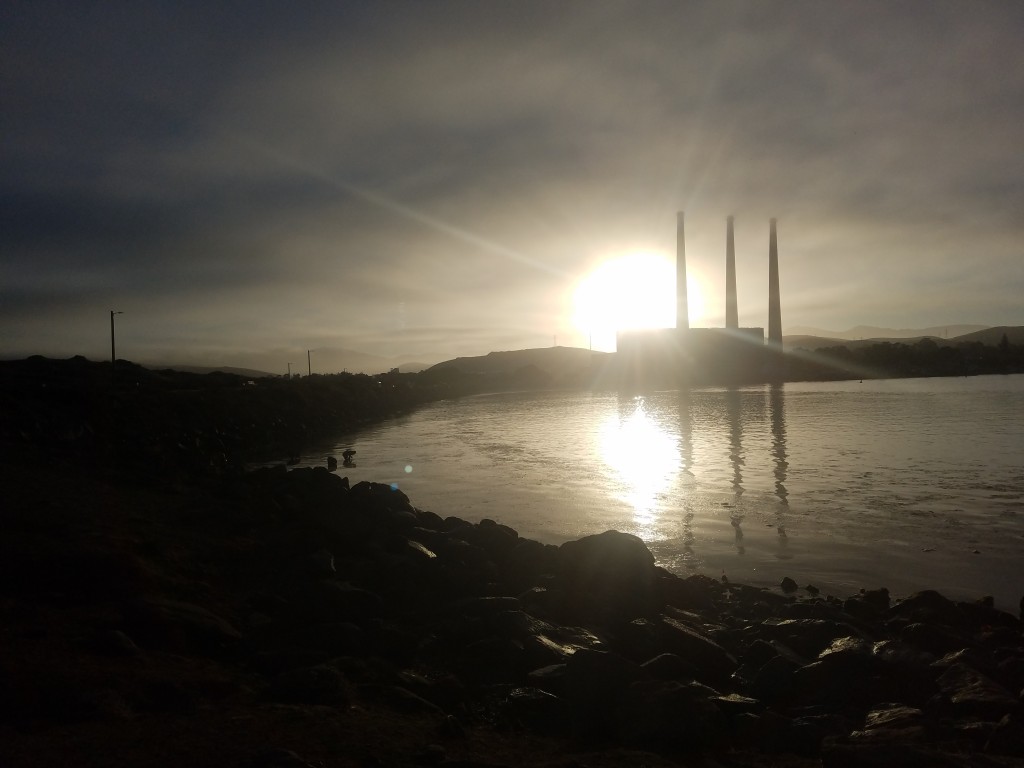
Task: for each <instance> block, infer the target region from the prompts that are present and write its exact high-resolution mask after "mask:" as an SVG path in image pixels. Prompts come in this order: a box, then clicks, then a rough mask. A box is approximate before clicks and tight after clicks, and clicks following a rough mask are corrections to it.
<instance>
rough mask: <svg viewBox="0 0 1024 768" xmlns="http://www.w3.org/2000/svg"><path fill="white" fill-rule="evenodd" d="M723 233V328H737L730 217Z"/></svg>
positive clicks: (734, 249) (733, 251) (734, 260)
mask: <svg viewBox="0 0 1024 768" xmlns="http://www.w3.org/2000/svg"><path fill="white" fill-rule="evenodd" d="M726 221H727V222H728V224H727V226H726V231H725V327H726V328H739V327H740V320H739V311H738V310H737V308H736V246H735V243H734V241H733V235H732V216H730V217H729V218H728V219H726Z"/></svg>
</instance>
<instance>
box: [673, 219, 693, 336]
mask: <svg viewBox="0 0 1024 768" xmlns="http://www.w3.org/2000/svg"><path fill="white" fill-rule="evenodd" d="M676 328H685V329H686V330H689V328H690V310H689V307H688V306H687V304H686V237H685V236H684V234H683V212H682V211H679V213H677V214H676Z"/></svg>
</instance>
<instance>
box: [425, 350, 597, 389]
mask: <svg viewBox="0 0 1024 768" xmlns="http://www.w3.org/2000/svg"><path fill="white" fill-rule="evenodd" d="M607 355H608V353H607V352H592V351H591V350H589V349H579V348H577V347H542V348H540V349H519V350H513V351H509V352H491V353H489V354H487V355H481V356H479V357H457V358H455V359H454V360H446V361H445V362H443V363H438V364H437V365H434V366H432V367H430V368H429V369H428V370H429V371H431V372H433V373H443V372H448V371H459V372H461V373H467V374H476V375H484V376H501V377H511V376H514V375H516V374H519V373H521V372H523V371H524V370H534V371H537V372H540V373H542V374H544V375H545V376H546V377H548V378H549V379H550V380H551V381H552V383H557V382H559V381H569V380H572V379H576V378H579V377H581V376H585V375H587V374H588V373H589V372H590V371H591V370H592V369H593V366H594V365H595V364H598V362H599V361H602V360H604V359H605V358H606V357H607Z"/></svg>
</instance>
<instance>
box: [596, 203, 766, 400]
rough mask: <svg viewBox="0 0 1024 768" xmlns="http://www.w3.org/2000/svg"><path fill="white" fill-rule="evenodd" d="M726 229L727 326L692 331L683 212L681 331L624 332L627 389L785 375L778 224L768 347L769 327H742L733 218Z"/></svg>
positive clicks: (621, 361) (679, 230)
mask: <svg viewBox="0 0 1024 768" xmlns="http://www.w3.org/2000/svg"><path fill="white" fill-rule="evenodd" d="M726 226H727V230H726V289H725V293H726V313H725V314H726V327H725V328H690V327H689V320H688V317H687V311H688V310H687V307H688V302H687V295H686V293H687V290H686V245H685V235H684V226H683V213H682V212H681V211H680V212H679V213H678V214H677V224H676V327H675V328H658V329H654V330H642V331H621V332H619V334H618V335H617V338H616V350H617V354H616V358H617V368H618V372H619V382H620V385H621V386H625V387H629V386H634V385H635V386H655V387H657V386H676V385H678V384H680V383H694V384H727V383H743V382H755V381H767V380H771V379H773V378H777V377H778V375H779V372H780V370H781V369H780V360H779V353H780V352H781V351H782V317H781V309H780V304H781V302H780V298H779V263H778V244H777V236H776V220H775V219H772V220H771V223H770V234H769V246H768V251H769V254H768V258H769V264H768V282H769V286H768V329H769V334H768V341H769V343H768V345H767V346H766V345H765V336H764V328H740V327H739V322H738V317H739V311H738V302H737V298H736V261H735V247H734V238H733V217H732V216H730V217H729V218H728V220H727V225H726Z"/></svg>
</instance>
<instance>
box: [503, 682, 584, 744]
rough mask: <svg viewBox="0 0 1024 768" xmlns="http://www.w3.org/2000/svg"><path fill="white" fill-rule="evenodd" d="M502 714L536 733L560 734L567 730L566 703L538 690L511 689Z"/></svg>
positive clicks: (525, 688)
mask: <svg viewBox="0 0 1024 768" xmlns="http://www.w3.org/2000/svg"><path fill="white" fill-rule="evenodd" d="M504 714H505V716H506V717H508V718H509V719H511V720H512V721H513V722H515V723H516V724H518V725H521V726H523V727H526V728H529V729H531V730H534V731H537V732H538V733H545V734H562V733H566V732H567V731H568V729H569V722H570V721H569V708H568V706H567V705H566V703H565V702H564V701H563V700H562V699H561V698H559V697H558V696H555V695H553V694H551V693H549V692H547V691H544V690H541V689H540V688H530V687H517V688H513V689H512V690H511V691H509V693H508V696H507V697H506V698H505V703H504Z"/></svg>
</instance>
